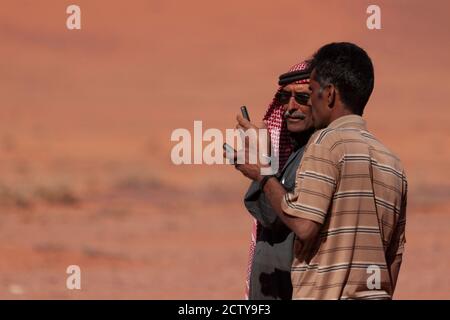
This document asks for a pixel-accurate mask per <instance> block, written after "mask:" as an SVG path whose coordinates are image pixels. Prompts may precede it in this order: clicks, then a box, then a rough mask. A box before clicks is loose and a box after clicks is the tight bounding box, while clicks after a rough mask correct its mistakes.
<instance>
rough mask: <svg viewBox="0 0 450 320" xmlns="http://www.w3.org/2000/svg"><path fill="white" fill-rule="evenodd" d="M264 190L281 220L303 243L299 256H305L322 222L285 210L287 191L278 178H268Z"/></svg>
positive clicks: (301, 243)
mask: <svg viewBox="0 0 450 320" xmlns="http://www.w3.org/2000/svg"><path fill="white" fill-rule="evenodd" d="M263 191H264V194H265V195H266V198H267V199H268V200H269V203H270V205H271V206H272V208H273V210H274V211H275V213H276V214H277V216H278V217H279V218H280V220H281V221H282V222H283V223H284V224H285V225H286V226H287V227H288V228H289V229H290V230H292V231H293V232H294V233H295V234H296V236H297V239H298V240H299V242H300V244H299V245H301V250H300V252H299V257H301V258H303V257H304V256H306V255H307V254H308V251H309V250H310V249H311V246H312V245H313V240H314V239H315V238H316V236H317V234H318V232H319V230H320V224H318V223H316V222H313V221H310V220H307V219H302V218H300V217H294V216H290V215H288V214H286V213H285V212H284V211H283V209H282V207H281V202H282V200H283V197H284V196H285V194H286V193H287V191H286V190H285V189H284V187H283V185H281V184H280V183H279V182H278V180H277V179H275V178H270V179H269V180H267V182H266V184H265V185H264V190H263Z"/></svg>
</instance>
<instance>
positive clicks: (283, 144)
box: [245, 61, 309, 300]
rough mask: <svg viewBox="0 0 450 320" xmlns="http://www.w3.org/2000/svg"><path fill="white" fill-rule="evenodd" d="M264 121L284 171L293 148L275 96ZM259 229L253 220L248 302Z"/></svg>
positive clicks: (300, 68) (304, 65)
mask: <svg viewBox="0 0 450 320" xmlns="http://www.w3.org/2000/svg"><path fill="white" fill-rule="evenodd" d="M308 67H309V62H308V61H302V62H300V63H297V64H295V65H293V66H292V67H291V68H290V69H289V71H288V72H292V71H303V70H306V69H308ZM293 83H295V84H301V83H309V79H304V80H299V81H295V82H293ZM282 88H283V87H282V86H280V87H278V90H277V93H278V92H279V91H280V90H282ZM263 121H264V123H265V124H266V126H267V130H268V131H269V133H270V141H271V143H272V151H273V152H274V153H275V155H278V156H279V169H282V168H283V166H284V164H285V163H286V161H287V159H288V158H289V155H290V154H291V153H292V151H293V146H292V142H291V139H290V137H289V132H288V130H287V125H286V121H284V119H283V105H280V104H279V103H278V101H277V100H276V99H275V96H274V98H273V100H272V102H271V103H270V104H269V107H268V108H267V111H266V114H265V116H264V118H263ZM258 228H259V222H258V220H256V219H253V227H252V237H251V243H250V252H249V262H248V266H247V281H246V290H245V298H246V299H247V300H248V298H249V291H250V274H251V272H252V264H253V257H254V254H255V247H256V238H257V234H258Z"/></svg>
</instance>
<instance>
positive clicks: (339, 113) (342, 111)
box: [328, 105, 354, 124]
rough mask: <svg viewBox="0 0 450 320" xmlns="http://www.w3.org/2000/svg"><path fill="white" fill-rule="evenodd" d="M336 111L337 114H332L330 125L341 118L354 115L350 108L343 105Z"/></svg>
mask: <svg viewBox="0 0 450 320" xmlns="http://www.w3.org/2000/svg"><path fill="white" fill-rule="evenodd" d="M335 110H336V112H334V113H332V114H331V116H330V121H329V123H328V124H330V123H332V122H333V121H334V120H336V119H339V118H341V117H344V116H349V115H352V114H354V113H353V112H351V111H350V110H349V109H348V108H346V107H345V106H343V105H341V107H340V108H336V109H335Z"/></svg>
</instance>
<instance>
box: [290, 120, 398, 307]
mask: <svg viewBox="0 0 450 320" xmlns="http://www.w3.org/2000/svg"><path fill="white" fill-rule="evenodd" d="M406 194H407V181H406V176H405V173H404V170H403V167H402V165H401V163H400V160H399V159H398V158H397V157H396V156H395V155H394V154H393V153H392V152H391V151H389V150H388V149H387V148H386V147H385V146H384V145H383V144H382V143H381V142H380V141H378V140H377V139H376V138H375V137H374V136H373V135H372V134H370V133H369V132H368V131H367V129H366V124H365V121H364V120H363V119H362V118H361V117H360V116H357V115H349V116H344V117H341V118H339V119H337V120H335V121H333V122H332V123H331V124H330V125H329V126H328V127H327V128H325V129H322V130H319V131H317V132H316V133H315V134H314V135H313V136H312V137H311V139H310V140H309V142H308V146H307V149H306V151H305V154H304V156H303V160H302V162H301V164H300V166H299V169H298V171H297V175H296V185H295V190H294V192H292V193H287V194H286V196H285V197H284V198H283V201H282V208H283V211H284V212H285V213H286V214H288V215H291V216H295V217H300V218H303V219H309V220H312V221H315V222H317V223H319V224H320V225H321V229H320V235H319V236H318V237H317V239H316V240H315V241H313V243H312V244H311V247H310V248H308V249H307V250H303V251H301V250H300V249H301V243H300V241H299V240H298V239H296V241H295V244H294V262H293V265H292V272H291V279H292V285H293V299H383V298H385V299H390V298H392V294H393V284H392V282H391V277H390V266H391V264H392V262H393V261H394V258H395V257H396V255H398V254H402V253H403V248H404V244H405V219H406ZM304 252H306V254H305V253H304Z"/></svg>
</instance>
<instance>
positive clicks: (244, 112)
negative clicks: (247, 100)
mask: <svg viewBox="0 0 450 320" xmlns="http://www.w3.org/2000/svg"><path fill="white" fill-rule="evenodd" d="M241 112H242V116H243V117H244V119H247V120H248V121H250V117H249V115H248V111H247V107H246V106H242V107H241Z"/></svg>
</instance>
